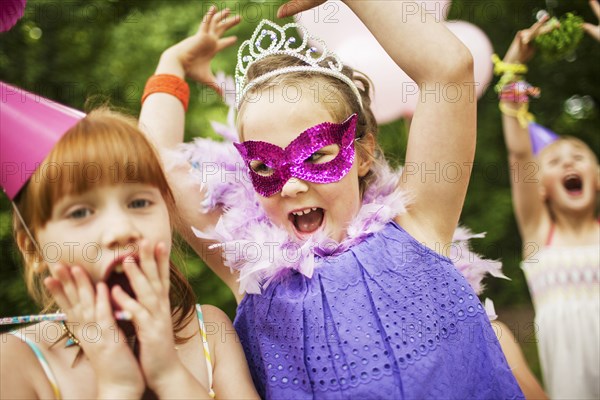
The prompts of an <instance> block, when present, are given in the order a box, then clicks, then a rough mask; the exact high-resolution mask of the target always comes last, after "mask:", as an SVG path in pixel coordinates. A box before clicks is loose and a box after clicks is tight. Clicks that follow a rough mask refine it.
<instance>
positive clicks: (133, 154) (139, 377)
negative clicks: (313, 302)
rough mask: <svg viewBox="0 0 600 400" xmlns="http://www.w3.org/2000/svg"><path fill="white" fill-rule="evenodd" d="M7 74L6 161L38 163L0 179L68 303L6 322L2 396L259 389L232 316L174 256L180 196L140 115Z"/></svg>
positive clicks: (36, 272) (41, 282) (29, 274)
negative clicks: (29, 320) (80, 102)
mask: <svg viewBox="0 0 600 400" xmlns="http://www.w3.org/2000/svg"><path fill="white" fill-rule="evenodd" d="M0 86H1V89H2V98H3V99H6V98H8V103H7V101H6V100H3V105H2V114H1V115H2V127H1V128H2V129H1V132H0V133H1V135H2V143H3V147H4V146H7V147H9V148H3V149H2V162H3V165H9V164H11V163H18V165H21V166H26V167H27V168H25V171H31V172H29V174H30V175H31V176H30V177H29V179H28V180H25V181H23V180H21V179H20V177H21V176H22V174H21V173H19V174H13V175H12V176H9V177H8V179H7V180H6V181H5V180H4V178H5V177H6V176H3V181H2V186H3V188H4V189H5V191H6V192H7V194H8V195H9V197H10V198H11V200H13V201H14V205H15V213H14V215H15V216H14V223H13V226H14V233H15V238H16V241H17V244H18V246H19V249H20V250H21V253H22V255H23V258H24V264H25V276H26V283H27V286H28V289H29V291H30V293H31V294H32V295H33V297H34V298H35V300H37V301H38V302H39V303H40V304H41V305H42V306H43V307H44V311H45V312H47V313H52V312H56V311H57V310H58V309H60V311H61V312H62V313H64V314H66V317H67V322H64V321H63V322H56V321H52V320H53V318H52V315H46V316H47V317H49V318H48V320H49V321H45V322H41V323H38V324H35V325H31V326H28V327H24V328H22V329H18V330H15V331H12V332H10V333H7V334H3V335H2V343H1V344H0V346H1V348H0V351H1V354H2V357H1V363H2V364H1V368H2V379H1V380H0V394H1V397H2V398H7V399H8V398H11V399H14V398H28V399H33V398H44V399H49V398H56V399H60V398H71V399H82V398H87V399H92V398H96V399H121V398H123V399H124V398H132V399H133V398H136V399H139V398H211V397H214V393H216V394H217V396H218V397H224V398H244V399H246V398H257V397H258V396H257V395H256V391H255V389H254V387H253V384H252V381H251V377H250V374H249V371H248V368H247V364H246V361H245V359H244V354H243V351H242V348H241V346H240V345H239V340H238V339H237V336H236V335H235V332H234V331H233V327H232V326H231V321H230V320H229V319H228V318H227V316H225V314H224V313H223V312H221V311H220V310H218V309H217V308H215V307H211V306H203V307H200V306H199V305H195V304H194V303H195V302H194V294H193V292H192V289H191V287H190V286H189V283H188V282H187V281H186V279H185V277H184V276H183V275H182V274H181V272H179V271H178V269H177V268H176V267H175V266H174V265H173V264H172V263H171V262H170V261H169V254H170V253H171V239H172V237H171V235H172V234H171V227H172V225H173V223H174V216H175V213H174V209H175V203H174V198H173V196H172V193H171V191H170V189H169V186H168V184H167V181H166V178H165V175H164V173H163V171H162V169H161V164H160V162H159V159H158V158H157V156H156V153H155V150H154V149H153V147H152V146H151V145H150V143H149V142H148V141H147V139H146V138H145V137H144V135H143V134H142V133H141V132H140V131H139V130H138V128H137V127H136V123H135V122H136V121H135V120H133V119H132V118H130V117H126V116H124V115H121V114H118V113H115V112H112V111H109V110H106V109H98V110H95V111H92V112H91V113H90V114H88V115H87V116H85V115H83V114H82V113H79V112H75V111H74V110H71V109H67V108H66V107H62V106H60V105H57V104H55V103H51V102H50V101H48V100H45V99H41V98H39V97H36V96H34V95H31V94H29V93H26V92H24V91H21V90H18V89H16V88H13V87H10V86H8V85H5V84H3V83H2V84H1V85H0ZM23 99H25V100H23ZM25 115H26V116H27V118H25V117H24V116H25ZM31 118H40V119H41V121H31ZM65 131H66V133H65ZM17 132H18V133H19V136H18V137H17V136H16V134H17ZM4 163H6V164H4ZM33 165H37V168H36V169H35V172H33V168H30V167H31V166H33ZM116 312H118V313H119V314H120V315H121V316H129V317H130V319H131V321H128V320H119V321H116V320H115V316H114V314H115V313H116ZM57 319H58V318H57ZM207 331H208V332H207ZM61 332H62V333H61ZM232 377H235V380H233V379H232Z"/></svg>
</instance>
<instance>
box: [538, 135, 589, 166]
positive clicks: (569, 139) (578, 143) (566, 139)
mask: <svg viewBox="0 0 600 400" xmlns="http://www.w3.org/2000/svg"><path fill="white" fill-rule="evenodd" d="M564 143H568V144H571V145H573V146H574V147H576V148H580V149H582V150H584V151H586V152H588V153H589V154H590V156H591V157H592V159H593V160H594V162H595V163H596V164H598V157H597V156H596V153H594V151H593V150H592V149H591V148H590V146H588V145H587V143H585V142H584V141H583V140H581V139H579V138H576V137H574V136H561V137H559V138H558V139H557V140H555V141H554V142H552V143H550V144H548V145H547V146H546V147H544V148H543V149H542V150H540V152H539V153H538V155H537V157H538V160H541V159H542V157H543V156H545V155H546V154H548V153H549V152H550V151H551V150H554V149H555V148H556V147H558V146H560V145H562V144H564Z"/></svg>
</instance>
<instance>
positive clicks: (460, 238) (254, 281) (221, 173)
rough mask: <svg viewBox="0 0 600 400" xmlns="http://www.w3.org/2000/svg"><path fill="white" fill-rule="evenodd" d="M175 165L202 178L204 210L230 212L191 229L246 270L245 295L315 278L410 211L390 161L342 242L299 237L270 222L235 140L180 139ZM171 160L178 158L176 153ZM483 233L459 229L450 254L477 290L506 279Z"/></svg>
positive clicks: (228, 131)
mask: <svg viewBox="0 0 600 400" xmlns="http://www.w3.org/2000/svg"><path fill="white" fill-rule="evenodd" d="M217 126H218V128H219V129H218V130H219V133H220V134H221V135H222V136H224V137H226V138H227V139H229V140H231V138H233V137H235V127H234V126H233V123H232V121H231V119H230V121H229V126H226V125H217ZM179 150H180V152H179V153H178V156H177V157H176V160H177V161H175V162H171V166H169V165H167V166H166V167H167V169H169V168H170V167H173V166H174V165H175V164H179V167H181V163H183V162H185V163H191V165H192V166H193V168H192V169H191V171H190V178H191V180H192V181H193V182H194V183H195V185H196V187H197V186H198V183H200V187H201V190H202V191H203V193H204V200H203V201H202V203H201V204H200V209H201V211H202V212H208V211H211V210H213V209H215V208H221V209H222V210H223V214H222V216H221V218H220V220H219V222H218V223H217V225H216V226H215V227H214V229H212V230H211V231H202V230H200V229H197V228H195V227H192V229H193V231H194V233H195V234H196V236H197V237H200V238H203V239H207V240H214V241H217V242H219V244H217V245H215V247H220V248H221V249H222V250H223V254H224V260H225V265H226V266H228V267H229V268H231V269H232V270H236V271H239V274H240V276H239V282H240V293H252V294H258V293H261V290H262V289H263V288H265V287H267V286H268V285H269V284H270V283H271V282H272V281H273V280H275V279H278V278H280V277H282V276H283V275H284V274H285V273H286V272H289V271H291V270H294V271H297V272H300V273H302V274H303V275H305V276H306V277H308V278H311V277H312V275H313V272H314V269H315V257H316V256H319V257H325V256H331V255H336V254H339V253H341V252H344V251H345V250H347V249H348V248H350V247H352V246H353V245H355V244H357V243H359V242H361V241H362V240H363V239H364V238H366V237H367V236H369V235H370V234H372V233H375V232H378V231H380V230H381V229H382V228H383V227H384V226H385V225H386V224H387V223H388V222H390V221H391V220H392V219H393V218H394V217H396V216H397V215H399V214H402V213H404V212H406V207H407V206H408V204H409V201H410V198H409V196H407V194H406V193H402V192H400V191H398V190H397V189H396V188H397V184H398V180H399V178H400V174H401V171H393V170H391V169H390V167H389V166H388V165H387V164H385V163H378V164H377V165H376V167H375V169H374V172H375V176H376V177H375V179H374V180H373V182H372V183H371V184H370V185H369V187H368V188H367V190H366V192H365V194H364V196H363V205H362V207H361V209H360V210H359V212H358V214H357V215H356V216H355V218H354V219H353V220H352V222H351V223H350V225H349V226H348V229H347V237H346V238H345V239H344V240H343V241H342V242H341V243H337V242H335V241H333V240H332V239H330V238H328V237H327V234H326V233H324V232H319V233H318V234H316V235H314V236H312V237H311V238H310V239H309V240H308V241H306V242H305V243H299V242H298V241H297V240H295V239H293V238H292V237H290V236H289V235H288V233H287V232H286V231H285V230H283V229H282V228H279V227H277V226H275V225H274V224H272V223H271V221H270V220H269V218H268V217H267V215H266V214H265V212H264V210H263V209H262V207H261V206H260V204H259V202H258V198H257V196H258V195H257V194H256V193H255V192H254V189H253V188H252V185H251V181H250V177H249V175H248V173H247V171H246V167H245V165H244V163H243V160H242V159H241V157H240V155H239V154H238V152H237V151H236V150H235V148H234V146H233V145H232V142H230V141H225V142H216V141H213V140H211V139H204V138H198V139H196V140H195V141H194V142H191V143H186V144H183V145H181V147H180V149H179ZM171 160H173V158H172V157H171ZM483 236H484V234H473V233H471V232H470V231H469V230H468V229H466V228H463V227H459V228H457V230H456V231H455V234H454V238H453V245H452V246H451V248H450V254H449V258H450V259H451V260H452V261H453V262H454V265H455V266H456V268H457V269H458V270H459V271H460V272H461V273H462V274H463V275H464V276H465V277H466V278H467V280H468V281H469V283H470V284H471V286H472V287H473V289H474V290H475V292H476V293H477V294H480V293H481V292H482V291H483V286H482V283H481V282H482V280H483V278H484V276H485V275H486V274H490V275H492V276H494V277H501V278H506V277H505V276H504V275H503V274H502V265H501V263H500V262H498V261H493V260H485V259H482V258H481V257H480V256H479V255H477V254H475V253H474V252H472V251H471V248H470V246H469V240H470V239H473V238H481V237H483Z"/></svg>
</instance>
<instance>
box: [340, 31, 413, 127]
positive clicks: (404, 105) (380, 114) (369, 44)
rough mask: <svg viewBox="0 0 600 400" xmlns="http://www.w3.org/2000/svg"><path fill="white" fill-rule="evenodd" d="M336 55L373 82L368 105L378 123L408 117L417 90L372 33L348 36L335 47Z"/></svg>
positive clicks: (410, 114) (410, 113)
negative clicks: (370, 103)
mask: <svg viewBox="0 0 600 400" xmlns="http://www.w3.org/2000/svg"><path fill="white" fill-rule="evenodd" d="M337 54H338V55H339V57H340V58H341V59H342V60H343V62H344V64H346V65H348V66H351V67H352V68H354V69H356V70H358V71H360V72H362V73H364V74H365V75H367V76H368V77H369V79H371V81H372V82H373V86H374V87H373V89H374V91H373V106H372V108H373V113H374V114H375V118H376V119H377V122H378V123H380V124H385V123H388V122H392V121H395V120H396V119H398V118H400V117H410V116H412V114H413V113H414V112H415V108H416V106H417V102H418V100H419V89H418V87H417V85H416V83H414V82H413V81H412V80H411V79H410V78H409V77H408V75H406V73H405V72H404V71H402V69H400V67H398V65H396V63H395V62H394V61H393V60H392V59H391V58H390V56H388V55H387V53H386V52H385V51H384V50H383V48H382V47H381V46H380V45H379V43H377V41H376V40H375V38H374V37H373V36H368V37H365V36H360V37H356V36H353V37H350V38H348V40H346V42H345V43H344V44H343V45H342V46H340V47H339V48H338V50H337Z"/></svg>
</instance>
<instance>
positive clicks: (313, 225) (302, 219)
mask: <svg viewBox="0 0 600 400" xmlns="http://www.w3.org/2000/svg"><path fill="white" fill-rule="evenodd" d="M324 216H325V210H323V209H322V208H319V207H309V208H303V209H300V210H295V211H292V212H291V213H289V214H288V219H289V220H290V222H291V223H292V224H293V225H294V228H296V231H297V232H298V233H300V234H311V233H314V232H316V231H317V229H319V228H320V227H321V225H323V219H324Z"/></svg>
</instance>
